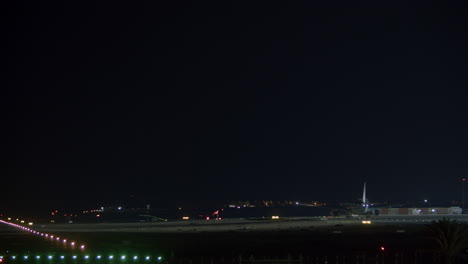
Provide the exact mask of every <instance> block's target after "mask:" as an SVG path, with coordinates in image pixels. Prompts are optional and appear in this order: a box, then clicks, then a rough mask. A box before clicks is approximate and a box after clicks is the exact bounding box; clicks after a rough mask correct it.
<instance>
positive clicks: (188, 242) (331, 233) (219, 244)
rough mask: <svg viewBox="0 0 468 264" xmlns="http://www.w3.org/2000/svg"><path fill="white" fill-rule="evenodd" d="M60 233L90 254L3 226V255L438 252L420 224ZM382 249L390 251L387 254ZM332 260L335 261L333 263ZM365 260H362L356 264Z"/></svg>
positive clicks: (177, 258)
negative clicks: (213, 230) (263, 229)
mask: <svg viewBox="0 0 468 264" xmlns="http://www.w3.org/2000/svg"><path fill="white" fill-rule="evenodd" d="M54 234H55V235H58V236H60V237H67V238H70V239H73V240H76V241H82V242H83V243H86V250H85V251H83V252H80V251H76V250H75V251H71V250H70V249H69V248H66V247H64V246H63V245H61V244H60V243H58V242H54V241H49V240H47V239H45V238H43V237H40V236H36V235H33V234H29V233H25V232H21V231H18V230H16V229H12V228H10V227H5V226H2V227H1V240H0V248H1V249H2V252H1V253H2V254H3V255H8V254H10V255H11V254H16V255H21V254H30V255H32V254H90V255H97V254H102V255H106V254H107V255H109V254H115V255H122V254H128V255H132V254H152V255H161V256H164V259H165V260H172V262H174V263H177V261H179V262H181V263H182V260H184V259H187V260H190V261H192V260H196V261H195V262H194V263H196V262H197V261H200V260H202V259H205V260H206V261H209V262H210V261H211V262H214V263H216V262H220V261H221V260H222V261H227V260H228V259H229V260H231V261H234V260H235V261H238V259H239V257H241V258H244V259H248V258H251V259H252V258H253V257H255V258H256V257H262V258H284V259H286V258H288V256H291V257H292V258H300V256H302V257H303V261H304V263H306V262H305V261H306V259H307V258H308V259H309V260H310V262H309V263H314V262H312V260H311V259H314V260H315V258H316V257H323V256H329V257H330V258H334V261H336V259H337V258H340V257H343V256H345V257H348V258H353V259H355V258H356V256H367V259H368V260H369V261H370V259H371V258H375V257H376V256H377V255H379V254H385V255H389V256H392V258H393V256H395V255H400V256H403V255H408V256H413V257H414V254H417V253H418V252H419V253H420V254H426V255H427V254H428V252H433V248H434V244H433V242H432V240H430V239H429V238H428V237H427V233H426V229H425V225H415V224H412V225H388V224H372V225H358V224H356V225H346V226H341V225H337V226H326V227H316V228H309V229H299V230H294V231H292V230H291V231H288V230H283V231H235V232H234V231H232V232H198V233H195V232H194V233H119V232H69V233H64V232H61V233H54ZM381 247H384V250H383V251H382V249H381ZM6 251H8V252H6ZM213 258H214V259H215V260H213ZM210 259H211V260H210ZM355 261H356V260H355ZM421 261H422V260H421ZM209 262H207V263H209ZM327 262H328V263H334V262H331V260H328V261H327ZM360 262H362V261H357V262H354V263H360ZM367 262H368V261H366V263H367ZM400 262H401V261H400ZM188 263H189V262H188ZM349 263H351V262H349ZM362 263H364V262H362ZM373 263H376V262H373ZM378 263H380V262H378ZM392 263H394V262H392ZM411 263H414V262H411ZM421 263H423V262H421Z"/></svg>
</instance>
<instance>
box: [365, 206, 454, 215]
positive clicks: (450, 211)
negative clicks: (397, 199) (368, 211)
mask: <svg viewBox="0 0 468 264" xmlns="http://www.w3.org/2000/svg"><path fill="white" fill-rule="evenodd" d="M373 210H375V214H376V215H454V214H455V215H456V214H461V213H462V208H461V207H459V206H451V207H425V208H408V207H406V208H378V209H377V208H376V209H373Z"/></svg>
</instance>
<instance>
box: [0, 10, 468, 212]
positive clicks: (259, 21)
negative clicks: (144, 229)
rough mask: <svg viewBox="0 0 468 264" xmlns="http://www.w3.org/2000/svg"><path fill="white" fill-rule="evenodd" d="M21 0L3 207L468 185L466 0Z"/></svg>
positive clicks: (332, 196) (375, 193)
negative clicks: (87, 0)
mask: <svg viewBox="0 0 468 264" xmlns="http://www.w3.org/2000/svg"><path fill="white" fill-rule="evenodd" d="M14 2H15V4H14V5H15V6H11V7H8V8H7V9H6V11H3V12H6V15H7V16H6V18H7V20H8V23H7V30H5V31H4V33H3V43H4V44H6V48H4V49H3V54H4V60H3V62H4V63H3V64H4V66H5V71H4V73H6V74H5V76H6V78H5V79H4V82H3V83H6V86H7V88H8V89H2V90H3V92H2V108H3V111H2V112H3V115H2V123H3V125H2V130H3V133H4V135H3V137H2V138H3V140H2V142H3V143H2V153H3V154H4V155H2V156H3V157H4V158H2V160H3V162H2V163H3V164H4V165H2V172H1V174H2V176H1V177H2V180H1V191H0V199H1V200H0V210H1V209H5V208H6V209H10V210H11V209H12V208H15V209H17V210H18V209H21V210H28V209H31V208H53V207H54V206H62V207H96V206H100V205H101V204H103V205H111V204H113V203H117V202H124V201H128V200H129V199H133V200H135V201H141V202H142V203H146V202H151V203H154V204H158V203H160V204H164V203H169V202H172V201H179V200H194V201H225V200H255V199H260V200H264V199H265V200H266V199H268V200H271V199H272V200H275V199H282V200H284V199H288V200H294V199H298V200H303V201H307V200H341V201H346V200H356V199H357V198H358V197H360V195H361V191H362V184H363V182H364V181H367V186H368V196H369V198H370V199H371V200H393V201H397V200H406V199H407V200H422V199H430V200H432V201H451V200H457V199H458V200H459V199H460V197H461V194H460V191H461V187H460V186H461V185H460V179H461V178H462V177H465V176H468V123H467V122H468V101H467V99H468V89H466V88H467V87H468V86H467V84H468V78H467V73H468V66H467V65H468V64H467V62H468V61H467V59H468V49H467V47H468V41H467V32H468V31H467V29H468V28H467V26H468V23H467V22H468V21H467V20H468V16H466V13H465V12H464V6H463V5H464V3H463V1H459V2H450V3H449V1H439V2H438V3H436V2H435V1H434V2H432V1H424V2H421V4H414V5H411V4H408V3H405V4H399V3H397V2H394V1H390V2H389V1H386V2H385V3H375V2H376V1H368V2H359V3H358V2H357V1H356V2H354V3H349V1H343V2H338V1H336V2H335V1H325V2H327V3H317V2H318V1H304V2H300V1H283V2H282V3H273V2H274V1H273V2H271V1H265V2H263V3H261V2H256V1H232V2H229V1H217V2H215V3H213V2H212V3H208V2H205V1H193V2H188V1H187V2H174V1H152V3H151V4H142V3H141V4H138V3H133V2H131V4H129V3H130V2H128V3H127V4H120V3H117V2H109V3H106V4H104V3H101V4H99V3H93V4H90V5H86V4H84V3H80V2H68V4H56V3H55V4H49V5H47V4H44V3H38V2H34V3H26V2H22V1H14ZM64 2H67V1H64ZM163 2H164V3H163ZM165 2H173V3H172V4H170V3H165ZM201 2H204V3H201ZM220 2H222V4H220ZM254 2H255V3H254ZM377 2H379V1H377ZM402 2H406V1H402ZM446 2H447V3H446ZM148 3H149V2H148Z"/></svg>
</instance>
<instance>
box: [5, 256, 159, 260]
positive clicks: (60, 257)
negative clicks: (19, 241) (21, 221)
mask: <svg viewBox="0 0 468 264" xmlns="http://www.w3.org/2000/svg"><path fill="white" fill-rule="evenodd" d="M41 257H42V256H41V255H37V256H31V258H34V259H36V260H40V259H41ZM9 258H10V259H12V260H16V259H24V260H29V259H30V258H29V256H28V255H25V256H23V257H22V258H21V257H17V256H10V257H9ZM70 258H71V259H76V260H78V259H85V260H88V259H98V260H99V259H105V256H102V255H96V257H95V258H92V257H91V256H90V255H84V256H83V257H82V258H78V256H77V255H73V256H71V257H70ZM3 259H4V257H3V256H0V260H3ZM47 259H49V260H52V259H54V256H53V255H48V256H47ZM58 259H61V260H64V259H66V257H65V256H64V255H61V256H58ZM107 259H109V260H113V259H117V257H114V255H109V256H107ZM131 259H133V260H135V261H137V260H138V259H139V256H133V257H131ZM143 259H144V260H146V261H150V260H151V257H150V256H145V257H144V258H143ZM156 259H157V260H162V257H161V256H159V257H157V258H156ZM120 260H122V261H124V260H127V256H125V255H122V256H120Z"/></svg>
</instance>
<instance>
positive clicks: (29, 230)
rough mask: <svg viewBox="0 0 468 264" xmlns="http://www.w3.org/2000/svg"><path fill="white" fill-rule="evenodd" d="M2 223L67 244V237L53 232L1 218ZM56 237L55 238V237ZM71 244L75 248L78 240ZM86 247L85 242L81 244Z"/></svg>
mask: <svg viewBox="0 0 468 264" xmlns="http://www.w3.org/2000/svg"><path fill="white" fill-rule="evenodd" d="M0 223H4V224H7V225H9V226H12V227H16V228H19V229H22V230H24V231H28V232H30V233H32V234H34V235H38V236H42V237H46V238H48V239H50V240H52V241H53V240H55V241H62V243H63V244H64V245H67V241H68V240H67V239H66V238H60V237H59V236H54V235H52V234H47V233H42V232H39V231H36V230H33V229H31V228H28V227H24V226H22V225H18V224H14V223H10V222H7V221H3V220H0ZM54 238H55V239H54ZM69 245H70V246H71V247H72V248H74V246H75V245H76V242H75V241H71V242H69ZM85 248H86V246H85V245H84V244H82V245H80V249H81V250H84V249H85Z"/></svg>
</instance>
